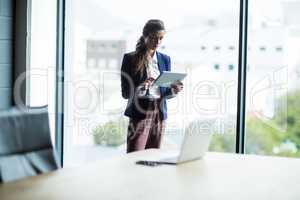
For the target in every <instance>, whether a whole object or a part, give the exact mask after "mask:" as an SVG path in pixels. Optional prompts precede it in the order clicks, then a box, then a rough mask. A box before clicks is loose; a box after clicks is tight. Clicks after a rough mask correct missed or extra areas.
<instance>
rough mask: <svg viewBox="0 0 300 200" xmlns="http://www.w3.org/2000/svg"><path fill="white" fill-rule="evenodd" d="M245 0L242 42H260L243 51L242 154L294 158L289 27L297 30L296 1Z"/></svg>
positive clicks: (293, 61)
mask: <svg viewBox="0 0 300 200" xmlns="http://www.w3.org/2000/svg"><path fill="white" fill-rule="evenodd" d="M249 3H250V4H249V11H250V13H249V19H250V20H249V28H248V29H249V33H248V38H249V42H248V43H249V44H258V43H259V42H260V41H264V46H261V47H260V49H258V50H257V51H256V52H255V49H253V51H251V52H248V63H249V64H250V65H251V70H249V72H248V77H247V91H248V92H247V118H246V125H247V126H246V127H247V128H246V152H247V153H250V154H264V155H276V156H291V157H299V156H300V132H299V130H300V127H299V118H300V110H299V104H300V100H299V99H300V98H299V97H300V85H299V77H297V70H299V61H300V55H299V54H298V53H295V52H299V50H300V49H299V44H300V43H299V41H300V35H299V34H298V35H295V34H294V30H296V29H298V30H299V28H300V25H299V23H298V22H297V19H299V18H300V14H299V12H298V10H299V8H300V1H299V0H296V1H284V0H274V1H272V3H270V2H267V1H266V0H264V1H249ZM262 11H264V12H262ZM257 13H261V15H257ZM278 42H280V44H282V45H278V46H275V50H274V48H273V51H269V52H268V54H267V55H266V54H265V53H264V51H266V49H267V46H268V47H274V45H276V44H278ZM283 49H285V50H286V51H283ZM296 121H297V122H296Z"/></svg>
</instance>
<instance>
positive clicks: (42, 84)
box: [26, 0, 56, 142]
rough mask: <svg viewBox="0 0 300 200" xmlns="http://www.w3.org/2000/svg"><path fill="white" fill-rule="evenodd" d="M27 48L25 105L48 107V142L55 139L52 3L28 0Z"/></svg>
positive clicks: (54, 20)
mask: <svg viewBox="0 0 300 200" xmlns="http://www.w3.org/2000/svg"><path fill="white" fill-rule="evenodd" d="M28 1H29V2H30V3H29V5H30V6H29V9H28V10H29V11H28V12H29V15H30V17H29V19H30V23H29V24H30V25H29V30H30V31H29V33H30V34H29V38H30V39H29V48H28V51H29V52H28V54H29V55H30V56H29V57H28V60H27V63H28V66H27V72H28V74H27V80H28V84H27V87H26V96H27V98H26V99H27V100H26V104H27V105H28V106H30V107H40V106H46V105H48V112H49V120H50V129H51V136H52V141H53V142H54V137H55V134H54V133H55V130H54V129H55V66H56V1H52V0H43V1H40V0H28Z"/></svg>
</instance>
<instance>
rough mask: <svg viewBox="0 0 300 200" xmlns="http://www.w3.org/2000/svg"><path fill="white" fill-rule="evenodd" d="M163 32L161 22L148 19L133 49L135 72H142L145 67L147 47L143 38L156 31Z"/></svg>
mask: <svg viewBox="0 0 300 200" xmlns="http://www.w3.org/2000/svg"><path fill="white" fill-rule="evenodd" d="M162 30H165V26H164V23H163V21H161V20H159V19H150V20H149V21H147V23H146V24H145V26H144V28H143V35H142V36H141V37H140V38H139V40H138V41H137V44H136V47H135V59H134V63H135V66H136V69H135V72H136V73H138V72H143V71H144V69H145V66H146V65H147V62H148V60H147V54H146V53H147V47H146V43H145V38H146V37H148V36H149V35H150V34H153V33H156V32H158V31H162Z"/></svg>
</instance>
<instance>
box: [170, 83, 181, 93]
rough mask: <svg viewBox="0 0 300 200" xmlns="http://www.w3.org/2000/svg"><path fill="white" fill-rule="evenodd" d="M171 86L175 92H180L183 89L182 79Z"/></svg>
mask: <svg viewBox="0 0 300 200" xmlns="http://www.w3.org/2000/svg"><path fill="white" fill-rule="evenodd" d="M171 88H172V90H173V91H174V93H175V94H178V93H179V92H180V91H181V90H183V83H182V82H181V81H176V82H175V83H173V84H172V85H171Z"/></svg>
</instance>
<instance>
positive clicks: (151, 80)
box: [142, 77, 155, 90]
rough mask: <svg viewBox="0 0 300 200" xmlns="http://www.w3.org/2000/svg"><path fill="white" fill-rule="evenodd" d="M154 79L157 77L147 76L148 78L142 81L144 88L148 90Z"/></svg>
mask: <svg viewBox="0 0 300 200" xmlns="http://www.w3.org/2000/svg"><path fill="white" fill-rule="evenodd" d="M154 80H155V79H154V78H152V77H149V78H147V79H146V80H145V81H144V82H143V83H142V85H143V86H144V89H145V90H148V89H149V88H150V87H151V85H152V84H153V82H154Z"/></svg>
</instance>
